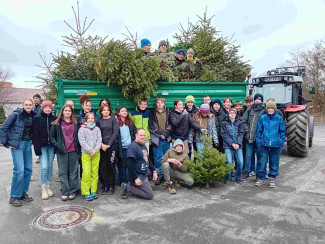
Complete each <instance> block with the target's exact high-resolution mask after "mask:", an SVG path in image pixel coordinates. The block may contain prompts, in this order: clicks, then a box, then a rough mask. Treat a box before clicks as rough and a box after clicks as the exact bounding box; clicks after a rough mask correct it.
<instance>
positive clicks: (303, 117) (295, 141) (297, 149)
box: [287, 111, 309, 157]
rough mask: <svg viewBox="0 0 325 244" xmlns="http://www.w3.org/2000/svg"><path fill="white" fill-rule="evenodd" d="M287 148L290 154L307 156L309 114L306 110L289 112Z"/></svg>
mask: <svg viewBox="0 0 325 244" xmlns="http://www.w3.org/2000/svg"><path fill="white" fill-rule="evenodd" d="M287 148H288V153H289V155H290V156H294V157H306V156H307V154H308V149H309V115H308V112H307V111H299V112H294V113H289V115H288V120H287Z"/></svg>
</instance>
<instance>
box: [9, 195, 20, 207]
mask: <svg viewBox="0 0 325 244" xmlns="http://www.w3.org/2000/svg"><path fill="white" fill-rule="evenodd" d="M9 203H10V204H11V205H12V206H14V207H20V206H21V202H20V198H19V197H10V200H9Z"/></svg>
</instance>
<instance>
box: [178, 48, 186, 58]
mask: <svg viewBox="0 0 325 244" xmlns="http://www.w3.org/2000/svg"><path fill="white" fill-rule="evenodd" d="M178 54H183V56H184V57H185V51H184V50H183V49H178V50H177V51H176V55H178Z"/></svg>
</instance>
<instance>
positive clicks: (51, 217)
mask: <svg viewBox="0 0 325 244" xmlns="http://www.w3.org/2000/svg"><path fill="white" fill-rule="evenodd" d="M91 217H92V211H91V210H90V209H88V208H85V207H81V206H65V207H59V208H54V209H51V210H49V211H46V212H45V213H43V214H41V215H40V216H38V217H36V218H35V219H34V221H33V225H34V226H35V227H36V228H38V229H42V230H63V229H68V228H73V227H76V226H78V225H81V224H83V223H85V222H87V221H89V220H90V219H91Z"/></svg>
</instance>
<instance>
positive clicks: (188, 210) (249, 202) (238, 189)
mask: <svg viewBox="0 0 325 244" xmlns="http://www.w3.org/2000/svg"><path fill="white" fill-rule="evenodd" d="M324 152H325V126H324V125H323V126H315V137H314V143H313V147H312V148H310V151H309V154H308V156H307V157H306V158H293V157H289V156H288V154H287V151H286V148H285V147H284V148H283V151H282V155H281V162H280V174H279V177H278V178H277V179H276V184H277V188H275V189H270V188H269V187H268V185H267V184H265V185H264V186H261V187H255V186H254V182H255V181H254V177H251V178H249V180H248V181H245V182H244V183H243V184H242V185H238V184H236V183H235V182H231V183H230V184H227V185H225V184H223V183H217V184H216V185H215V186H214V187H210V188H209V189H206V188H205V187H201V188H200V187H194V188H193V189H187V188H180V189H177V194H175V195H169V194H168V193H167V192H166V191H165V189H164V188H163V186H153V189H154V194H155V197H154V199H153V200H151V201H146V200H142V199H139V198H136V197H129V199H126V200H123V199H121V198H120V188H119V187H117V189H116V192H115V194H114V195H112V196H108V195H105V196H102V195H100V194H99V199H98V200H95V201H92V202H86V201H85V200H84V198H83V197H82V196H78V197H77V198H76V199H75V200H73V201H68V202H62V201H61V200H60V185H59V182H58V181H54V183H53V189H54V194H55V196H54V197H52V198H51V199H49V200H42V199H41V187H40V165H39V164H36V163H34V164H33V177H32V181H31V184H30V191H29V193H30V195H31V196H33V197H34V201H33V202H31V203H24V204H23V206H22V207H19V208H15V207H13V206H11V205H9V203H8V201H9V192H10V184H11V177H12V167H13V165H12V159H11V155H10V152H9V151H8V150H7V149H6V148H4V147H0V175H1V177H0V183H1V184H0V186H1V187H0V194H1V198H0V209H1V211H0V230H1V237H0V243H6V244H7V243H79V244H80V243H91V242H93V243H187V244H189V243H325V216H324V214H325V153H324ZM53 178H54V179H57V164H56V162H55V164H54V174H53ZM63 206H70V207H72V206H80V207H86V208H88V209H90V210H91V213H92V217H91V219H90V220H89V221H88V222H85V223H83V224H80V225H78V226H76V227H74V228H64V229H62V230H53V229H51V228H50V229H45V228H39V227H38V226H37V225H35V220H38V218H39V217H40V216H41V215H42V214H43V216H44V215H46V214H47V213H48V211H51V210H53V209H55V208H59V207H63ZM79 217H80V216H79ZM77 218H78V216H77V215H76V214H75V213H72V212H71V213H70V214H66V215H59V214H54V215H52V217H49V220H48V221H49V222H51V221H52V222H51V223H60V221H61V222H62V223H66V222H67V221H70V220H71V221H72V220H75V219H77ZM39 223H43V222H42V221H39ZM68 227H69V226H68Z"/></svg>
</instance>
